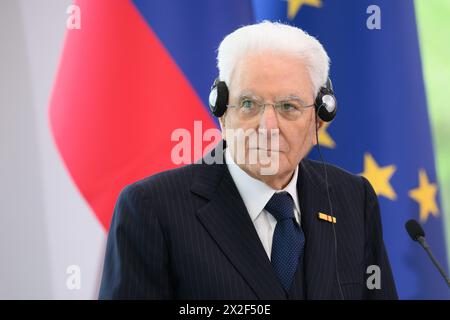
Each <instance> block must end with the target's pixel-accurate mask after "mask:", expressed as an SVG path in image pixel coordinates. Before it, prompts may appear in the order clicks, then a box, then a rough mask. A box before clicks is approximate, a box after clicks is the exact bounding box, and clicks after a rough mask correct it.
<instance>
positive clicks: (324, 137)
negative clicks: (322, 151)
mask: <svg viewBox="0 0 450 320" xmlns="http://www.w3.org/2000/svg"><path fill="white" fill-rule="evenodd" d="M329 125H330V122H324V123H323V125H322V126H321V127H320V129H319V143H320V146H323V147H327V148H334V147H336V143H335V142H334V140H333V138H331V136H330V134H329V133H328V131H327V128H328V126H329Z"/></svg>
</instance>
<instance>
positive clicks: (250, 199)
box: [225, 148, 300, 259]
mask: <svg viewBox="0 0 450 320" xmlns="http://www.w3.org/2000/svg"><path fill="white" fill-rule="evenodd" d="M225 161H226V163H227V166H228V170H229V171H230V174H231V177H232V178H233V180H234V183H235V184H236V187H237V189H238V191H239V193H240V195H241V198H242V200H243V201H244V204H245V206H246V207H247V211H248V214H249V215H250V218H251V220H252V221H253V225H254V226H255V229H256V232H257V233H258V236H259V239H260V240H261V243H262V245H263V247H264V250H266V253H267V256H268V257H269V259H270V255H271V252H272V238H273V232H274V230H275V226H276V224H277V220H276V219H275V218H274V217H273V216H272V215H271V214H270V213H269V212H268V211H267V210H265V209H264V207H265V206H266V204H267V202H269V200H270V198H272V196H273V195H274V193H276V192H283V191H286V192H288V193H289V194H290V195H291V196H292V199H293V200H294V215H295V219H296V220H297V223H298V224H299V225H300V206H299V203H298V195H297V178H298V166H297V168H296V169H295V171H294V174H293V176H292V178H291V181H290V182H289V184H288V185H287V186H286V187H285V188H284V189H283V190H275V189H272V188H271V187H269V186H268V185H267V184H265V183H264V182H262V181H260V180H257V179H255V178H253V177H251V176H250V175H248V174H247V173H246V172H245V171H244V170H242V169H241V168H240V167H239V166H238V165H237V164H236V163H235V162H234V160H233V157H232V156H231V154H230V151H229V150H228V148H226V149H225Z"/></svg>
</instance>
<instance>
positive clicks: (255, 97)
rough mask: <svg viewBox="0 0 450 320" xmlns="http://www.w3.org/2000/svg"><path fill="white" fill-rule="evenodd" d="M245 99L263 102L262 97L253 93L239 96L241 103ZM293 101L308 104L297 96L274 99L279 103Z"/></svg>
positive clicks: (249, 92)
mask: <svg viewBox="0 0 450 320" xmlns="http://www.w3.org/2000/svg"><path fill="white" fill-rule="evenodd" d="M243 99H253V100H256V101H263V99H261V97H259V96H258V95H256V94H254V93H253V92H252V91H244V92H243V93H242V94H241V95H239V101H242V100H243ZM292 99H297V100H299V101H300V102H301V103H302V104H303V105H306V104H307V103H306V102H305V100H303V99H302V98H301V97H300V96H298V95H296V94H288V95H286V96H281V97H276V98H275V99H274V101H275V102H279V101H286V100H292Z"/></svg>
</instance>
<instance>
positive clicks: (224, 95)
mask: <svg viewBox="0 0 450 320" xmlns="http://www.w3.org/2000/svg"><path fill="white" fill-rule="evenodd" d="M228 96H229V92H228V87H227V84H226V83H225V81H220V80H219V78H217V79H216V80H214V83H213V85H212V86H211V92H210V93H209V108H210V110H211V113H212V114H213V115H214V116H215V117H218V118H219V117H221V116H223V114H224V113H225V111H227V105H228ZM314 107H315V109H316V114H317V116H318V117H319V119H320V120H322V121H325V122H330V121H331V120H333V119H334V117H336V112H337V101H336V97H335V96H334V91H333V84H332V83H331V79H330V78H328V79H327V82H326V83H325V86H324V87H321V88H320V90H319V93H318V94H317V97H316V99H315V101H314Z"/></svg>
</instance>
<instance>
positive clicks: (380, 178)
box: [361, 153, 397, 200]
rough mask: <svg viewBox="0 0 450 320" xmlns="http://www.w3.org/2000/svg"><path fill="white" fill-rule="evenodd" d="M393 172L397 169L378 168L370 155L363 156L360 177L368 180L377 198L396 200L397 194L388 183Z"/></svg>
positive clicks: (391, 167) (390, 166)
mask: <svg viewBox="0 0 450 320" xmlns="http://www.w3.org/2000/svg"><path fill="white" fill-rule="evenodd" d="M395 170H397V169H396V167H395V166H394V165H389V166H385V167H380V166H379V165H378V164H377V162H376V161H375V159H374V158H373V157H372V155H371V154H370V153H365V154H364V172H363V173H361V175H362V176H364V177H365V178H366V179H367V180H369V182H370V184H371V185H372V187H373V189H374V190H375V192H376V194H377V195H378V196H384V197H386V198H388V199H390V200H395V199H397V194H396V193H395V190H394V188H392V185H391V183H390V182H389V180H390V179H391V177H392V175H393V174H394V172H395Z"/></svg>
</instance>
